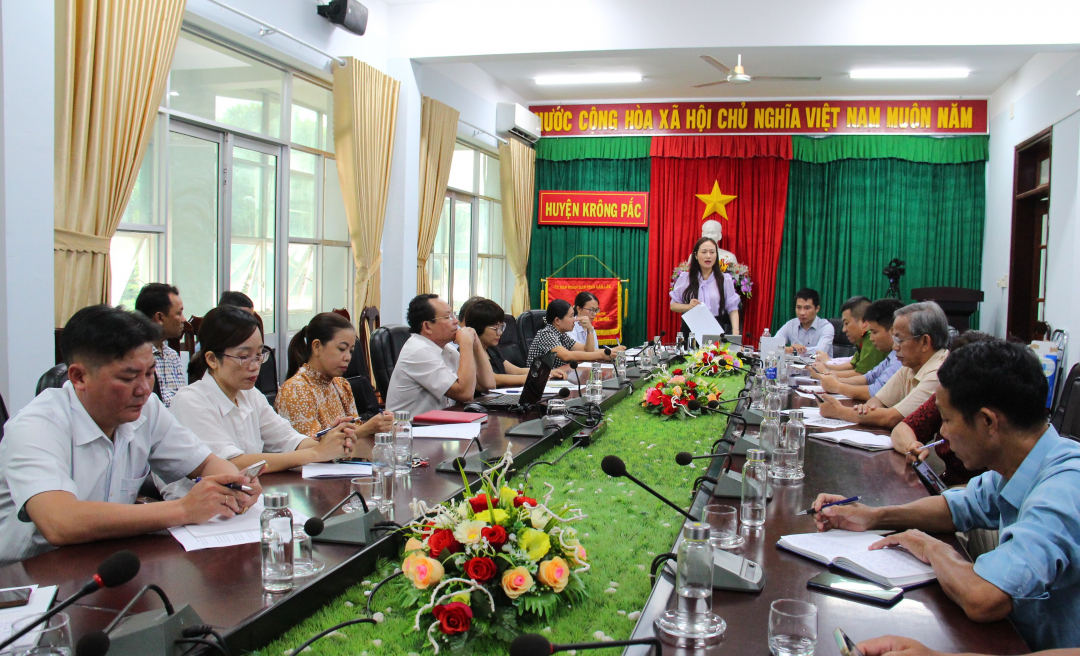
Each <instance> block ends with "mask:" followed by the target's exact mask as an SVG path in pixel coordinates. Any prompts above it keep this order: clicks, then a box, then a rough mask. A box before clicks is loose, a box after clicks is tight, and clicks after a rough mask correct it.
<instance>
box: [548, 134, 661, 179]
mask: <svg viewBox="0 0 1080 656" xmlns="http://www.w3.org/2000/svg"><path fill="white" fill-rule="evenodd" d="M651 148H652V137H562V138H559V137H553V138H546V139H541V140H540V141H538V142H536V159H550V160H552V161H556V162H563V161H568V160H572V159H639V158H642V157H648V156H649V150H650V149H651ZM567 191H573V190H567ZM597 191H600V190H597Z"/></svg>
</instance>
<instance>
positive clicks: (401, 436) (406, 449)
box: [394, 430, 413, 476]
mask: <svg viewBox="0 0 1080 656" xmlns="http://www.w3.org/2000/svg"><path fill="white" fill-rule="evenodd" d="M412 449H413V438H412V431H411V430H410V431H408V432H406V431H399V432H397V434H395V435H394V475H395V476H408V475H410V474H412V457H413V451H412Z"/></svg>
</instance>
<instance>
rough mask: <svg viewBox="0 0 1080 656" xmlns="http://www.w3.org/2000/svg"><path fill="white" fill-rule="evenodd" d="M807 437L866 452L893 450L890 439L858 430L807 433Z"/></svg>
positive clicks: (886, 436)
mask: <svg viewBox="0 0 1080 656" xmlns="http://www.w3.org/2000/svg"><path fill="white" fill-rule="evenodd" d="M808 437H812V438H814V439H815V440H824V441H825V442H833V443H834V444H846V445H848V446H853V447H856V448H859V449H866V450H867V451H888V450H889V449H891V448H893V444H892V438H890V437H889V436H888V435H878V434H876V433H868V432H867V431H858V430H849V429H844V430H837V431H830V432H828V433H809V435H808Z"/></svg>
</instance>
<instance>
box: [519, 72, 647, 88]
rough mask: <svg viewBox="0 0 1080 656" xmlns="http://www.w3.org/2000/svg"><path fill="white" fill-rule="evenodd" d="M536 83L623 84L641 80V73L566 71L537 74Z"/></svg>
mask: <svg viewBox="0 0 1080 656" xmlns="http://www.w3.org/2000/svg"><path fill="white" fill-rule="evenodd" d="M534 79H535V81H536V83H537V84H543V85H552V84H624V83H626V82H641V80H642V79H643V78H642V77H641V73H568V74H564V75H537V76H536V77H535V78H534Z"/></svg>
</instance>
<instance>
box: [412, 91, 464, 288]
mask: <svg viewBox="0 0 1080 656" xmlns="http://www.w3.org/2000/svg"><path fill="white" fill-rule="evenodd" d="M422 108H423V109H422V110H421V113H420V230H419V233H418V234H417V237H416V293H417V294H429V293H431V281H430V280H428V270H427V263H428V257H430V256H431V249H432V247H434V246H435V234H436V233H437V232H438V231H439V218H440V215H441V214H442V208H443V199H444V198H446V183H447V181H448V180H449V179H450V163H451V162H452V161H453V160H454V141H455V137H456V136H457V122H458V116H459V113H458V110H456V109H454V108H453V107H450V106H449V105H444V104H443V103H441V102H439V101H438V100H435V99H434V98H428V97H427V96H424V97H423V105H422Z"/></svg>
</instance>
